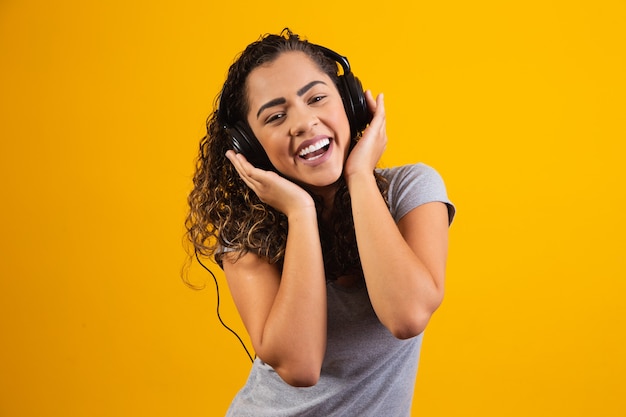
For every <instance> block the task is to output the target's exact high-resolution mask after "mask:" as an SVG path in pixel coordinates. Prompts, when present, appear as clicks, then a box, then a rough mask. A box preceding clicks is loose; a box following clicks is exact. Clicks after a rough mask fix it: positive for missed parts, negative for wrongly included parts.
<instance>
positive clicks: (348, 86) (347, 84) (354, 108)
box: [339, 72, 372, 137]
mask: <svg viewBox="0 0 626 417" xmlns="http://www.w3.org/2000/svg"><path fill="white" fill-rule="evenodd" d="M339 92H340V94H341V98H342V99H343V105H344V107H345V109H346V114H347V115H348V121H349V122H350V131H351V133H352V137H355V136H356V135H357V134H358V133H359V132H361V131H362V130H363V129H365V128H366V127H367V124H368V123H369V122H371V121H372V114H371V113H370V111H369V109H368V108H367V102H366V101H365V93H364V92H363V87H362V85H361V81H359V79H358V78H357V77H355V76H354V74H352V73H351V72H349V73H347V74H344V75H341V76H340V77H339Z"/></svg>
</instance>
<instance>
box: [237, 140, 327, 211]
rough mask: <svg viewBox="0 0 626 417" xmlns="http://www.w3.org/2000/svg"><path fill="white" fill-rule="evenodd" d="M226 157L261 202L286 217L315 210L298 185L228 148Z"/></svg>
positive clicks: (305, 193) (312, 203) (306, 194)
mask: <svg viewBox="0 0 626 417" xmlns="http://www.w3.org/2000/svg"><path fill="white" fill-rule="evenodd" d="M226 157H227V158H228V159H229V160H230V161H231V162H232V164H233V166H234V167H235V169H236V170H237V172H238V173H239V176H240V177H241V179H242V180H243V181H244V182H245V183H246V184H247V185H248V187H250V189H251V190H252V191H254V192H255V194H256V195H257V196H258V197H259V198H260V199H261V201H262V202H264V203H266V204H269V205H270V206H272V207H274V208H275V209H276V210H278V211H280V212H282V213H284V214H285V215H286V216H287V217H289V216H290V215H291V214H293V213H296V212H298V211H299V210H302V209H306V210H309V209H311V208H313V210H315V202H314V201H313V198H312V197H311V196H310V195H309V193H307V192H306V191H305V190H304V189H303V188H302V187H300V186H299V185H297V184H295V183H293V182H291V181H289V180H288V179H286V178H283V177H281V176H280V175H278V174H277V173H275V172H273V171H265V170H263V169H260V168H256V167H255V166H254V165H252V164H251V163H249V162H248V160H247V159H246V157H245V156H243V155H242V154H237V153H235V152H234V151H232V150H230V151H228V152H226Z"/></svg>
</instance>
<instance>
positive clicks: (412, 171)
mask: <svg viewBox="0 0 626 417" xmlns="http://www.w3.org/2000/svg"><path fill="white" fill-rule="evenodd" d="M377 172H378V173H379V174H381V175H382V176H383V177H384V178H386V179H387V181H388V182H389V190H388V192H387V198H388V201H389V208H390V210H391V213H392V215H393V216H394V218H395V219H396V221H398V220H399V219H400V218H402V216H404V215H405V214H406V213H408V212H409V211H410V210H412V209H413V208H415V207H417V206H419V205H421V204H425V203H429V202H433V201H440V202H443V203H445V204H446V205H447V206H448V211H449V216H450V221H452V218H453V217H454V212H455V209H454V206H453V204H452V203H451V202H450V200H449V199H448V194H447V190H446V186H445V183H444V181H443V178H442V176H441V175H440V174H439V172H438V171H437V170H436V169H435V168H433V167H432V166H430V165H427V164H425V163H422V162H418V163H414V164H407V165H400V166H395V167H390V168H381V169H378V170H377Z"/></svg>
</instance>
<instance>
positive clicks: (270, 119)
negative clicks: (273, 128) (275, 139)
mask: <svg viewBox="0 0 626 417" xmlns="http://www.w3.org/2000/svg"><path fill="white" fill-rule="evenodd" d="M283 117H285V114H284V113H276V114H272V115H271V116H270V117H268V118H267V119H266V120H265V123H273V122H276V121H278V120H280V119H282V118H283Z"/></svg>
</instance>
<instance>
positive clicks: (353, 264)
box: [185, 29, 388, 280]
mask: <svg viewBox="0 0 626 417" xmlns="http://www.w3.org/2000/svg"><path fill="white" fill-rule="evenodd" d="M287 51H301V52H304V53H306V54H307V55H308V56H309V57H311V59H312V60H313V61H314V62H315V63H316V64H317V65H318V66H319V68H320V69H321V70H322V71H323V72H325V73H326V74H327V75H328V76H329V77H330V78H331V79H332V80H333V81H335V83H336V84H337V83H338V80H339V78H338V74H337V63H336V62H334V61H333V60H332V59H330V58H328V57H327V56H325V55H324V54H323V53H322V52H321V51H320V50H319V49H318V48H317V47H316V46H315V45H313V44H310V43H309V42H308V41H306V40H302V39H300V37H299V36H298V35H296V34H294V33H292V32H291V31H289V29H285V30H283V31H282V33H281V34H280V35H264V36H262V37H261V38H259V40H257V41H255V42H253V43H251V44H250V45H248V47H247V48H246V49H245V50H244V51H243V52H242V53H241V54H240V55H239V57H238V58H237V59H236V60H235V62H234V63H233V64H232V65H231V67H230V68H229V70H228V75H227V79H226V82H225V83H224V87H223V89H222V91H221V93H220V95H219V97H218V100H219V102H218V105H217V106H216V107H217V108H216V109H215V110H214V111H213V112H212V114H211V115H210V116H209V117H208V119H207V123H206V126H207V133H206V135H205V136H204V137H203V138H202V140H201V141H200V149H199V154H198V157H197V160H196V166H195V174H194V176H193V189H192V191H191V192H190V194H189V197H188V203H189V208H190V210H189V213H188V215H187V218H186V221H185V226H186V229H187V234H186V235H187V238H188V239H189V241H190V242H191V243H192V245H193V250H194V253H195V254H200V255H203V256H207V257H210V256H213V257H214V258H215V261H216V262H217V263H218V264H219V265H221V264H222V259H223V256H224V251H223V249H224V248H228V250H229V251H233V252H235V253H237V255H238V256H243V254H245V253H248V252H253V253H256V254H257V255H259V256H261V257H264V258H266V259H267V260H268V262H270V263H274V264H278V265H279V266H281V265H282V260H283V258H284V254H285V246H286V242H287V233H288V228H287V217H286V216H285V215H284V214H283V213H281V212H279V211H278V210H276V209H274V208H273V207H271V206H269V205H268V204H265V203H263V202H262V201H261V200H260V199H259V198H258V197H257V195H256V194H255V193H254V192H253V191H252V190H251V189H250V188H249V187H248V186H247V185H246V184H245V183H244V182H243V180H241V178H240V177H239V175H238V173H237V171H236V170H235V168H234V166H233V165H232V164H231V163H230V161H228V159H227V158H226V156H225V154H226V151H227V150H228V149H230V145H229V138H228V135H227V133H226V131H225V129H224V126H226V125H232V124H234V123H235V122H236V121H238V120H245V119H246V115H247V113H248V111H249V103H248V99H247V89H246V80H247V77H248V75H249V74H250V72H251V71H252V70H253V69H255V68H257V67H258V66H260V65H262V64H264V63H268V62H272V61H273V60H275V59H276V58H277V57H278V56H279V55H280V54H282V53H283V52H287ZM359 135H360V132H359ZM357 140H358V137H355V138H353V140H352V143H351V146H354V145H355V144H356V142H357ZM374 175H375V176H376V180H377V183H378V187H379V189H380V191H381V194H382V195H383V197H384V198H385V201H386V194H387V188H388V184H387V182H386V181H385V179H384V178H383V177H382V176H380V175H378V174H377V173H376V172H374ZM336 185H337V192H336V195H335V201H334V209H333V217H332V220H331V221H330V224H324V223H323V222H322V221H321V210H322V209H321V207H322V204H321V203H322V202H321V201H320V199H319V198H317V197H316V196H313V197H314V199H315V201H316V205H317V207H318V217H320V219H319V220H320V221H319V224H320V240H321V242H322V251H323V254H324V262H325V269H326V276H327V279H329V280H332V279H335V278H337V277H338V276H341V275H345V274H357V275H360V276H362V269H361V263H360V260H359V254H358V249H357V245H356V236H355V232H354V222H353V219H352V209H351V202H350V194H349V192H348V187H347V185H346V183H345V180H344V179H343V177H341V178H340V179H339V181H338V182H337V184H336Z"/></svg>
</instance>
